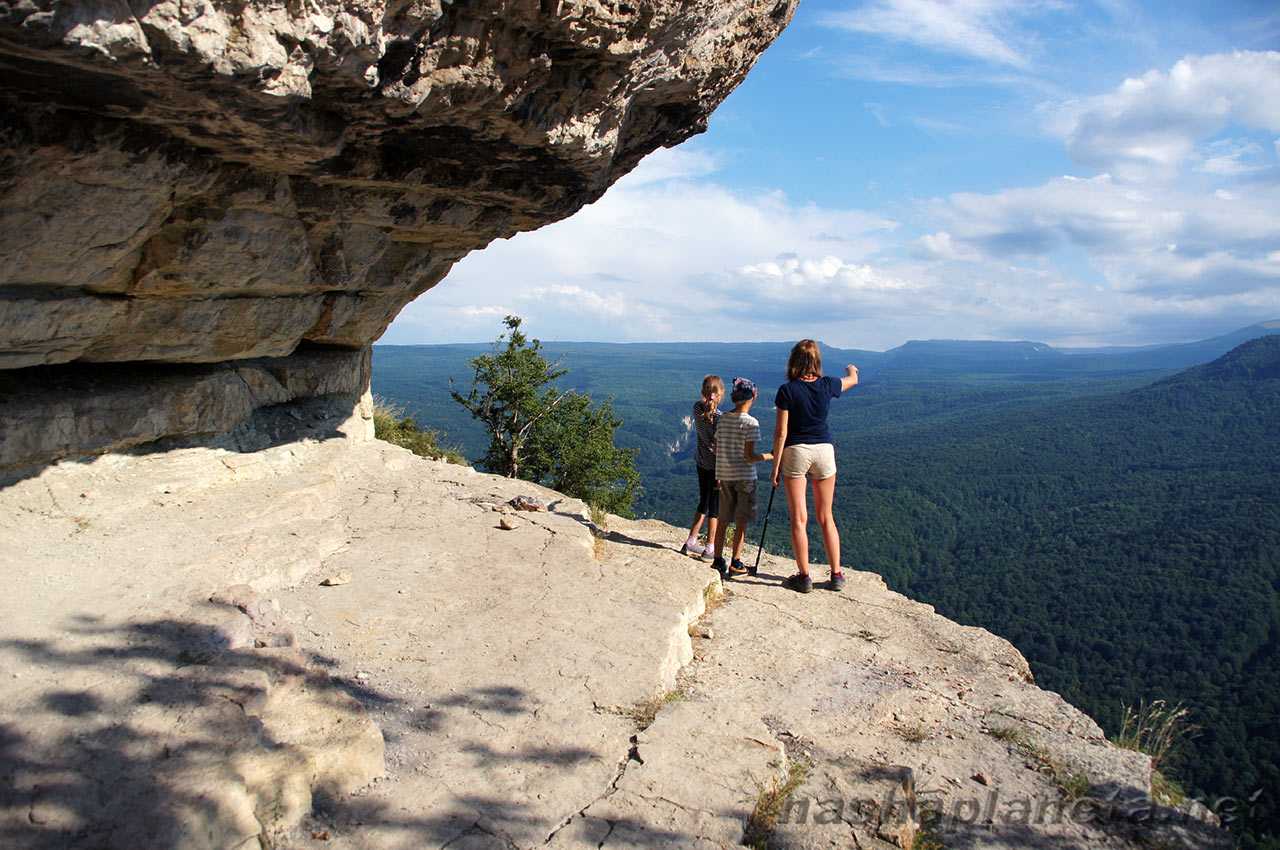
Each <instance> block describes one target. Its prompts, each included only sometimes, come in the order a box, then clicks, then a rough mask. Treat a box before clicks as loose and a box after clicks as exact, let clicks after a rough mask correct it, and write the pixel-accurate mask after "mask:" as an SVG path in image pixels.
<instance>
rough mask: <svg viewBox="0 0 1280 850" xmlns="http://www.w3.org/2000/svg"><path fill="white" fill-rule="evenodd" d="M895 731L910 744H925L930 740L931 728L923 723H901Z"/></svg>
mask: <svg viewBox="0 0 1280 850" xmlns="http://www.w3.org/2000/svg"><path fill="white" fill-rule="evenodd" d="M894 731H895V732H897V733H898V737H899V738H901V739H902V740H904V741H906V742H907V743H908V744H923V743H924V742H925V741H927V740H929V730H928V729H926V728H925V727H924V724H921V723H899V724H898V725H897V726H896V727H894Z"/></svg>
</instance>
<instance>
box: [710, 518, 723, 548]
mask: <svg viewBox="0 0 1280 850" xmlns="http://www.w3.org/2000/svg"><path fill="white" fill-rule="evenodd" d="M719 533H720V520H719V519H717V518H716V517H711V518H710V519H708V520H707V540H708V541H710V543H711V545H712V546H714V545H715V542H716V535H717V534H719Z"/></svg>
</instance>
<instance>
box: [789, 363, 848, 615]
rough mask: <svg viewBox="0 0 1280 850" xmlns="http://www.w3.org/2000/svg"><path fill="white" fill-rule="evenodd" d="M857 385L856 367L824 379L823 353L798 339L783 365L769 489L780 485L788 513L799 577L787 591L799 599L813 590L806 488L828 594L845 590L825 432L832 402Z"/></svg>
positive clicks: (832, 459)
mask: <svg viewBox="0 0 1280 850" xmlns="http://www.w3.org/2000/svg"><path fill="white" fill-rule="evenodd" d="M857 383H858V367H857V366H847V367H845V376H844V377H843V378H832V377H830V376H823V374H822V352H821V351H819V350H818V344H817V343H816V342H814V341H813V340H811V339H802V340H800V341H799V342H797V343H796V344H795V347H793V348H792V349H791V357H790V358H789V359H788V360H787V382H786V383H785V384H783V385H782V386H781V387H779V388H778V394H777V396H776V397H775V398H774V402H773V403H774V407H776V408H777V411H778V419H777V423H776V424H775V426H774V430H773V457H774V461H773V486H774V487H777V486H778V484H779V483H780V482H781V483H782V484H783V485H784V487H785V489H786V494H787V510H788V511H789V512H790V513H791V548H792V550H793V551H794V552H795V555H796V569H797V570H798V572H797V573H796V574H795V575H793V576H791V577H790V578H788V579H787V580H786V582H785V584H786V586H787V587H789V588H791V589H792V590H796V591H799V592H800V593H808V592H809V591H810V590H812V589H813V579H811V578H810V577H809V533H808V529H807V526H808V523H809V515H808V511H807V508H806V505H805V492H804V482H805V479H806V478H807V479H809V481H810V484H811V486H812V488H813V512H814V514H815V515H816V517H817V520H818V525H819V526H820V527H821V528H822V543H823V545H824V546H825V547H826V550H827V559H828V560H829V561H830V562H831V581H830V583H829V584H828V585H827V587H829V588H830V589H831V590H836V591H838V590H840V589H842V588H843V587H844V572H843V571H842V570H841V569H840V532H839V531H838V530H837V529H836V520H835V516H834V515H833V514H832V511H831V503H832V501H833V500H834V499H835V493H836V454H835V446H834V445H832V442H831V429H830V428H828V427H827V411H828V410H829V409H830V407H831V399H833V398H839V397H840V394H841V393H842V392H844V391H845V390H847V389H850V388H852V387H854V386H856V385H857Z"/></svg>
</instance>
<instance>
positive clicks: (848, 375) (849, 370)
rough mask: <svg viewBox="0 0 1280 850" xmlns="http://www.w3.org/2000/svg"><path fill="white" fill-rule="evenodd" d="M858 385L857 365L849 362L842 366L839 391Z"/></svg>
mask: <svg viewBox="0 0 1280 850" xmlns="http://www.w3.org/2000/svg"><path fill="white" fill-rule="evenodd" d="M857 385H858V367H857V366H854V365H853V364H852V363H850V364H849V365H848V366H845V367H844V377H843V378H841V379H840V392H844V391H845V390H851V389H853V388H854V387H856V386H857Z"/></svg>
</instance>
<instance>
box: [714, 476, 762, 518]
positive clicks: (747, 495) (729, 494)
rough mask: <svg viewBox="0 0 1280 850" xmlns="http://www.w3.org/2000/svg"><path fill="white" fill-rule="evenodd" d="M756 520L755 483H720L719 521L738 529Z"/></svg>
mask: <svg viewBox="0 0 1280 850" xmlns="http://www.w3.org/2000/svg"><path fill="white" fill-rule="evenodd" d="M755 518H756V482H754V481H721V482H720V521H721V522H732V523H735V524H737V526H738V527H739V528H744V527H745V526H747V525H750V523H751V521H752V520H754V519H755Z"/></svg>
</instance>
